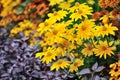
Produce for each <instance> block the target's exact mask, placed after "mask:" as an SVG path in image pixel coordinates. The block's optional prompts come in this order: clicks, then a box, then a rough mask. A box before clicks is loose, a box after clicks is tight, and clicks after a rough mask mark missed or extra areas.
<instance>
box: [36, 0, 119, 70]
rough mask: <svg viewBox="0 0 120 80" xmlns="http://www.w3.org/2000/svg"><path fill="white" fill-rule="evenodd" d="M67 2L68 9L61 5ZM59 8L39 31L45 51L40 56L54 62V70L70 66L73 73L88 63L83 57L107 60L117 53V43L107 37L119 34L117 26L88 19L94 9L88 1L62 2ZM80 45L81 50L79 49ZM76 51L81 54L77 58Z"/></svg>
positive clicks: (42, 24) (49, 15)
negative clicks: (72, 3) (96, 57)
mask: <svg viewBox="0 0 120 80" xmlns="http://www.w3.org/2000/svg"><path fill="white" fill-rule="evenodd" d="M52 1H53V0H51V5H52ZM68 1H69V0H68ZM66 3H67V5H65V6H67V7H66V8H65V6H61V5H63V4H66ZM53 4H57V2H56V3H53ZM59 8H60V10H58V11H54V12H53V13H49V14H48V19H46V20H45V21H44V22H42V23H40V24H39V28H38V30H37V32H38V34H39V35H40V36H41V37H42V40H41V41H40V42H39V43H40V45H41V46H42V47H43V52H38V53H37V54H36V58H40V59H41V61H42V62H43V63H46V64H49V63H51V70H54V69H56V70H59V69H64V68H69V71H70V72H74V71H77V70H78V68H79V67H80V66H82V65H84V59H83V57H82V56H84V57H87V56H92V55H96V56H99V57H100V58H102V57H104V59H106V58H107V56H111V55H113V54H114V52H113V51H114V50H116V45H115V42H114V41H110V40H107V39H106V37H107V36H109V35H112V36H114V35H115V31H117V30H118V29H117V27H116V26H113V25H112V24H103V25H96V24H95V20H93V19H89V18H88V15H89V16H90V15H92V8H91V7H89V6H88V5H87V4H86V3H79V2H76V3H75V4H74V5H71V2H66V1H62V2H60V5H59ZM95 38H98V39H99V40H96V39H95ZM103 38H105V39H103ZM79 48H80V49H81V51H79V52H76V50H78V49H79ZM75 53H77V54H80V55H78V57H77V58H76V57H75Z"/></svg>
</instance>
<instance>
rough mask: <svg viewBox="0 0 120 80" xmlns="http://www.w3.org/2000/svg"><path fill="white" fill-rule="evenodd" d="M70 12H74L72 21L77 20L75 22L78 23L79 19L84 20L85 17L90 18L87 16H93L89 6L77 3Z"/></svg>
mask: <svg viewBox="0 0 120 80" xmlns="http://www.w3.org/2000/svg"><path fill="white" fill-rule="evenodd" d="M70 11H72V12H73V13H72V14H71V16H70V18H72V20H74V19H75V21H77V20H78V19H83V17H84V18H88V17H87V15H92V8H91V7H89V6H87V5H86V4H79V3H76V5H75V6H73V7H72V8H71V10H70ZM74 11H75V12H74Z"/></svg>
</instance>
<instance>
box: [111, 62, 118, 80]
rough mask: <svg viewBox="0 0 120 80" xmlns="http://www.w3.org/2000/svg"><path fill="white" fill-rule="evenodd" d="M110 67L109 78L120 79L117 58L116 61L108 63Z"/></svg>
mask: <svg viewBox="0 0 120 80" xmlns="http://www.w3.org/2000/svg"><path fill="white" fill-rule="evenodd" d="M110 68H111V70H110V72H109V74H110V75H111V77H110V80H120V77H119V76H120V60H118V62H116V63H113V64H110Z"/></svg>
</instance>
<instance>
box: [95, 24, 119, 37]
mask: <svg viewBox="0 0 120 80" xmlns="http://www.w3.org/2000/svg"><path fill="white" fill-rule="evenodd" d="M96 30H97V33H98V36H100V35H102V37H104V36H105V35H106V36H108V35H109V34H111V35H115V31H117V30H118V28H117V27H116V26H112V24H105V25H104V26H97V27H96Z"/></svg>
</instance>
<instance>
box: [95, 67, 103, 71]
mask: <svg viewBox="0 0 120 80" xmlns="http://www.w3.org/2000/svg"><path fill="white" fill-rule="evenodd" d="M104 68H105V67H104V66H100V67H98V68H97V69H96V70H95V72H100V71H102V70H103V69H104Z"/></svg>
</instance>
